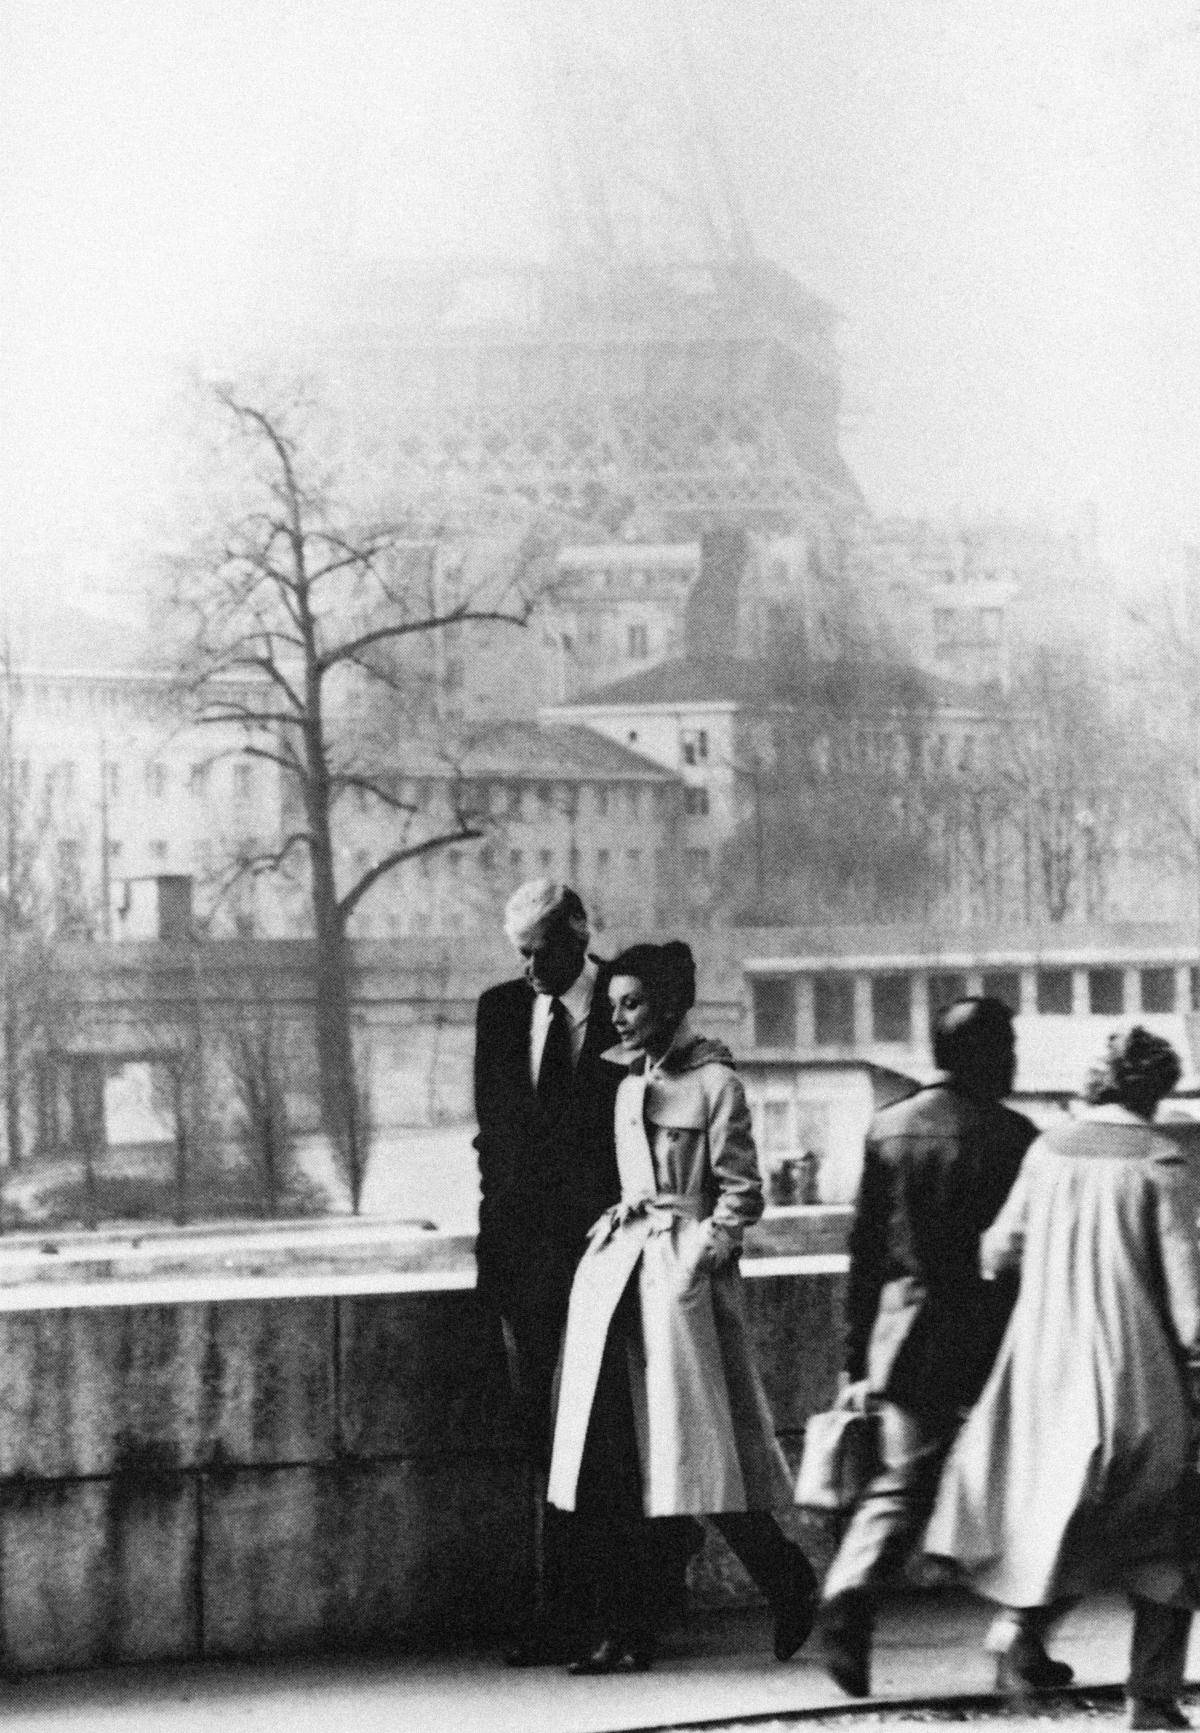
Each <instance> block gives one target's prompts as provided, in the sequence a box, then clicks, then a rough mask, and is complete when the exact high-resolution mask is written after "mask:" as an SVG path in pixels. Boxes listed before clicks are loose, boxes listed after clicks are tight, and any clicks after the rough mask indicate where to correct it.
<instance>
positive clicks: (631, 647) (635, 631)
mask: <svg viewBox="0 0 1200 1733" xmlns="http://www.w3.org/2000/svg"><path fill="white" fill-rule="evenodd" d="M625 647H626V651H627V653H628V654H629V655H630V656H632V657H634V658H635V659H636V660H637V661H644V660H645V658H646V657H647V656H648V655H649V654H650V634H649V632H648V631H647V630H646V627H645V625H644V624H642V623H641V622H640V621H639V622H637V623H636V624H633V625H630V626H628V627H626V630H625Z"/></svg>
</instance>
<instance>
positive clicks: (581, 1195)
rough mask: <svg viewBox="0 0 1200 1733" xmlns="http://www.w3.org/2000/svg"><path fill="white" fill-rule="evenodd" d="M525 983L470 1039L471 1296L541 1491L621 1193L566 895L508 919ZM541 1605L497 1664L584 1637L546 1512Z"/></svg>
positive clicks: (581, 915)
mask: <svg viewBox="0 0 1200 1733" xmlns="http://www.w3.org/2000/svg"><path fill="white" fill-rule="evenodd" d="M504 927H505V932H506V933H507V935H508V938H509V940H510V941H511V943H512V944H513V946H514V947H515V949H516V950H517V952H518V954H519V955H520V956H521V957H522V959H523V960H524V964H525V969H524V974H523V975H522V976H521V977H520V978H519V979H517V980H512V981H504V982H502V983H501V984H500V985H499V986H496V987H489V988H488V989H487V991H486V992H485V993H484V994H483V995H482V996H481V997H480V1000H479V1006H478V1013H477V1018H476V1031H475V1114H476V1118H477V1120H478V1123H479V1135H478V1136H477V1137H476V1139H475V1147H476V1149H477V1150H478V1152H479V1178H480V1192H481V1196H480V1205H479V1239H478V1242H477V1246H476V1261H477V1266H478V1290H479V1293H480V1295H481V1296H482V1298H483V1299H484V1301H485V1302H486V1303H487V1304H488V1305H489V1306H490V1307H492V1308H493V1309H494V1311H495V1312H496V1313H497V1314H498V1316H499V1319H500V1325H501V1329H502V1331H503V1335H504V1345H505V1349H506V1351H507V1355H508V1365H509V1375H510V1378H511V1382H512V1387H513V1393H514V1396H515V1398H516V1402H517V1406H518V1411H519V1414H520V1417H521V1423H522V1427H523V1430H524V1434H525V1439H526V1443H527V1446H528V1449H529V1451H530V1455H531V1457H532V1460H533V1462H534V1465H535V1469H536V1471H537V1473H538V1474H539V1476H540V1477H541V1479H542V1484H543V1486H544V1478H545V1473H546V1471H547V1469H548V1467H549V1461H550V1441H551V1423H552V1415H551V1401H552V1389H553V1382H554V1371H555V1366H556V1363H557V1360H558V1351H559V1346H560V1344H561V1341H562V1333H563V1327H564V1325H565V1323H566V1316H567V1301H568V1299H569V1297H570V1292H571V1279H572V1277H573V1275H574V1273H575V1266H576V1264H577V1263H578V1261H579V1258H580V1256H581V1254H582V1252H583V1249H584V1244H585V1241H586V1236H587V1230H588V1229H589V1228H590V1227H591V1225H592V1224H593V1222H595V1221H596V1219H597V1217H598V1216H600V1215H601V1214H602V1213H603V1211H604V1210H606V1209H607V1208H608V1207H609V1206H610V1205H611V1204H613V1203H615V1202H616V1201H617V1199H618V1197H619V1196H620V1184H619V1181H618V1179H617V1164H616V1153H615V1146H614V1102H615V1099H616V1091H617V1085H618V1083H619V1082H620V1079H621V1075H622V1073H621V1071H620V1069H619V1068H618V1067H617V1066H615V1065H611V1064H608V1063H606V1062H604V1061H603V1060H602V1058H601V1055H602V1054H603V1053H605V1052H606V1051H607V1049H608V1048H610V1047H612V1046H614V1045H615V1044H616V1034H615V1032H614V1030H613V1026H612V1016H611V1011H610V1007H609V1002H608V979H607V972H606V969H605V965H604V964H603V963H602V962H600V961H599V960H598V959H597V958H595V957H591V956H589V955H588V938H589V930H588V919H587V914H586V911H585V910H584V906H583V903H582V902H581V901H580V899H579V897H578V896H577V895H576V893H575V892H574V891H573V890H572V889H571V888H570V887H569V886H568V885H562V884H556V883H554V882H552V881H550V880H548V879H535V880H533V881H532V882H530V883H529V884H524V885H522V886H521V887H520V889H519V890H517V891H516V892H515V893H514V895H513V896H512V897H511V898H510V900H509V903H508V906H507V908H506V910H505V918H504ZM541 1520H542V1532H541V1537H540V1539H541V1546H540V1552H541V1557H540V1560H539V1571H540V1590H541V1593H540V1605H539V1608H538V1612H537V1616H536V1617H534V1618H533V1619H532V1620H531V1621H530V1622H529V1625H528V1628H527V1630H526V1632H525V1634H524V1636H523V1637H522V1638H521V1639H520V1641H519V1642H518V1643H517V1644H516V1646H515V1647H514V1648H513V1649H511V1650H510V1651H509V1653H508V1654H507V1655H506V1657H505V1659H506V1660H507V1661H508V1663H509V1664H510V1665H512V1666H535V1665H538V1664H541V1663H543V1662H550V1661H557V1660H569V1659H571V1658H572V1657H573V1656H574V1654H575V1653H576V1651H577V1649H578V1646H579V1643H580V1641H581V1638H582V1632H581V1630H580V1629H579V1626H580V1623H581V1621H582V1620H583V1619H584V1617H585V1613H584V1610H583V1608H582V1606H581V1605H580V1604H579V1602H580V1595H581V1590H580V1586H579V1584H578V1582H577V1581H575V1580H574V1579H575V1576H576V1572H575V1568H574V1561H573V1560H572V1558H571V1549H570V1546H569V1529H570V1519H569V1518H568V1517H566V1516H564V1514H563V1513H562V1512H559V1511H554V1510H550V1509H546V1508H543V1510H542V1515H541Z"/></svg>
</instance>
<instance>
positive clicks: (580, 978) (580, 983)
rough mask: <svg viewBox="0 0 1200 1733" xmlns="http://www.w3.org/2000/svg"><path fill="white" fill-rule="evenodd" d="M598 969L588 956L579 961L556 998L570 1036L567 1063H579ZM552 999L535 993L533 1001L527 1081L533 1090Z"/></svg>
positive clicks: (547, 1027) (547, 1028) (548, 1028)
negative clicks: (578, 969) (562, 990)
mask: <svg viewBox="0 0 1200 1733" xmlns="http://www.w3.org/2000/svg"><path fill="white" fill-rule="evenodd" d="M598 974H599V970H598V968H597V966H596V964H595V963H594V962H593V961H592V959H591V958H590V957H585V958H584V959H583V968H582V969H581V970H580V971H579V973H578V975H577V976H576V977H575V979H574V980H573V981H572V983H571V985H570V986H569V987H568V988H567V990H566V992H565V993H560V994H559V995H558V997H559V998H560V999H561V1000H562V1003H563V1009H564V1010H565V1011H566V1013H567V1030H568V1032H569V1034H570V1037H571V1061H572V1063H573V1064H576V1065H577V1064H578V1063H579V1053H580V1049H581V1048H582V1046H583V1038H584V1036H585V1035H586V1034H587V1020H588V1016H589V1014H590V1012H591V1009H592V994H593V993H594V992H595V990H596V976H597V975H598ZM553 1002H554V1001H553V1000H552V998H551V996H550V994H549V993H538V994H537V996H536V997H535V998H534V1001H533V1018H532V1021H531V1022H530V1025H529V1078H530V1081H531V1083H533V1085H534V1087H535V1088H536V1086H537V1074H538V1067H539V1066H540V1065H541V1063H542V1051H543V1049H544V1047H545V1045H546V1036H547V1035H548V1034H549V1033H550V1006H551V1005H552V1004H553Z"/></svg>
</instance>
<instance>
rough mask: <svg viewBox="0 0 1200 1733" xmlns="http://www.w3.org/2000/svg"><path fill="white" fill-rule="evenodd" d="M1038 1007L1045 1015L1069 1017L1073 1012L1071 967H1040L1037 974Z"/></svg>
mask: <svg viewBox="0 0 1200 1733" xmlns="http://www.w3.org/2000/svg"><path fill="white" fill-rule="evenodd" d="M1037 1008H1038V1010H1039V1011H1040V1012H1041V1013H1042V1015H1043V1016H1045V1017H1069V1016H1070V1014H1071V971H1070V969H1039V970H1038V974H1037Z"/></svg>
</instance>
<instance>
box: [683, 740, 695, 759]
mask: <svg viewBox="0 0 1200 1733" xmlns="http://www.w3.org/2000/svg"><path fill="white" fill-rule="evenodd" d="M683 762H684V763H685V764H695V762H696V742H695V741H694V740H685V741H684V742H683Z"/></svg>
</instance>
